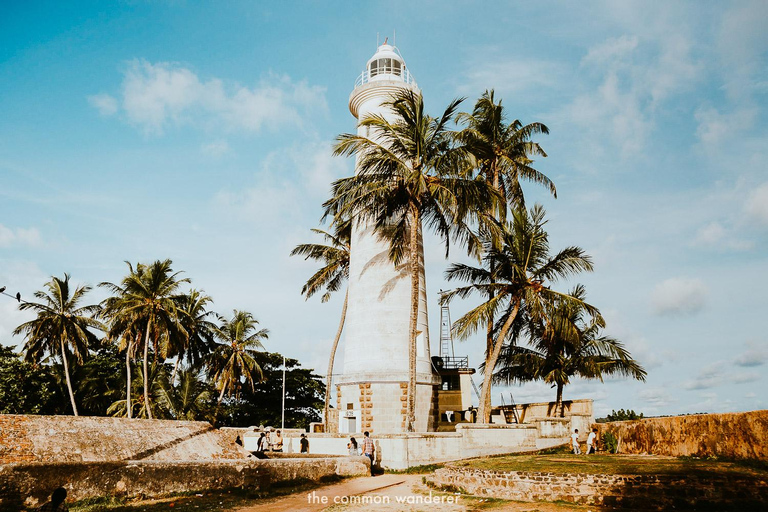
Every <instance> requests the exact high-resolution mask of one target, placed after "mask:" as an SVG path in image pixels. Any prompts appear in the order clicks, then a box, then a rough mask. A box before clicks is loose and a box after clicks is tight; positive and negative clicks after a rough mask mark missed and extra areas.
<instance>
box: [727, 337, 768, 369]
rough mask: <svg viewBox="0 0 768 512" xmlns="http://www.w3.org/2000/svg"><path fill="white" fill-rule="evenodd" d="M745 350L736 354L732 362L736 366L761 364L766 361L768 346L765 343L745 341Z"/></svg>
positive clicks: (767, 358)
mask: <svg viewBox="0 0 768 512" xmlns="http://www.w3.org/2000/svg"><path fill="white" fill-rule="evenodd" d="M746 346H747V350H745V351H744V352H742V353H741V354H739V355H738V356H736V358H735V359H734V361H733V363H734V364H735V365H736V366H743V367H750V366H762V365H764V364H765V363H767V362H768V346H766V344H765V343H760V344H758V343H754V342H748V343H746Z"/></svg>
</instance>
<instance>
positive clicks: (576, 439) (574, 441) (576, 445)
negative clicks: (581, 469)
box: [571, 429, 581, 455]
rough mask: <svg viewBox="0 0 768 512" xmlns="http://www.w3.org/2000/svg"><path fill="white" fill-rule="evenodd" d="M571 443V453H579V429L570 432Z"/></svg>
mask: <svg viewBox="0 0 768 512" xmlns="http://www.w3.org/2000/svg"><path fill="white" fill-rule="evenodd" d="M571 444H572V445H573V453H575V454H576V455H581V448H580V447H579V429H576V430H574V431H573V434H571Z"/></svg>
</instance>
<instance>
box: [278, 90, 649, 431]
mask: <svg viewBox="0 0 768 512" xmlns="http://www.w3.org/2000/svg"><path fill="white" fill-rule="evenodd" d="M461 102H462V100H454V101H452V102H451V103H450V104H449V106H448V107H447V108H446V109H445V110H444V112H443V113H442V114H441V115H440V116H438V117H432V116H430V115H428V114H426V113H425V111H424V102H423V97H422V96H421V94H419V93H416V92H413V91H411V90H404V91H402V92H400V93H398V94H397V95H395V96H394V97H393V98H392V99H391V100H390V101H389V102H387V103H386V107H387V108H390V109H391V111H392V112H393V113H394V117H393V120H391V121H390V120H388V119H386V118H385V117H383V116H380V115H370V116H367V117H365V118H364V119H362V120H361V121H360V124H359V126H363V127H366V130H365V133H367V134H369V136H363V135H357V134H342V135H339V136H338V138H337V143H336V145H335V148H334V154H335V155H343V156H351V155H355V156H356V157H357V164H356V166H357V173H356V175H355V176H353V177H348V178H343V179H340V180H337V181H336V182H334V184H333V188H332V193H331V198H330V199H328V200H327V201H326V202H325V203H324V205H323V206H324V208H325V214H324V216H323V220H330V221H331V226H332V233H328V232H326V231H320V230H314V231H315V232H317V233H319V234H321V235H322V236H323V237H324V238H325V239H326V240H325V242H326V243H325V244H303V245H299V246H297V247H296V248H295V249H294V251H293V252H292V253H291V254H292V255H302V256H304V257H305V258H310V259H316V260H319V261H321V262H322V263H323V266H322V267H321V269H320V270H319V271H318V272H316V273H315V274H314V275H313V276H311V277H310V279H309V280H308V281H307V283H306V285H305V286H304V288H303V289H302V294H304V295H305V296H306V297H307V298H309V297H311V296H312V295H313V294H315V293H316V292H317V291H319V290H321V289H323V287H325V290H326V292H325V294H324V295H323V301H326V300H327V299H328V295H329V293H331V292H334V291H337V290H340V289H341V288H342V282H344V280H345V279H346V278H347V277H348V274H349V252H350V235H351V229H352V225H353V224H354V223H357V224H359V225H365V226H372V227H373V229H374V230H375V232H376V233H377V234H378V235H379V236H380V237H382V238H383V239H385V240H387V241H388V243H389V256H390V259H391V261H392V264H394V265H400V264H407V265H408V268H409V270H410V272H409V275H410V280H411V281H410V282H411V314H410V325H409V327H410V329H409V341H410V344H409V383H408V398H407V418H406V424H407V428H408V430H410V431H412V430H413V424H414V421H415V405H416V404H415V387H416V364H415V363H416V335H417V332H416V319H417V314H418V297H419V271H420V268H419V267H420V266H421V265H423V261H424V260H423V244H422V236H423V230H424V229H429V230H431V231H433V232H434V233H436V234H437V235H438V236H439V237H440V238H441V239H442V241H443V244H444V246H445V250H446V257H447V256H448V255H449V249H450V247H451V244H454V245H458V246H459V247H462V248H464V249H465V250H466V251H467V254H468V255H470V256H472V257H474V258H476V259H477V260H478V261H479V263H480V266H478V267H473V266H470V265H461V264H454V265H451V266H450V267H449V268H448V270H447V272H446V277H447V279H448V280H456V281H464V282H465V283H466V284H465V285H464V286H460V287H458V288H457V289H455V290H453V291H452V292H449V293H447V294H446V295H445V296H444V298H443V300H445V301H451V300H453V299H454V298H455V297H460V298H464V297H467V296H469V295H472V294H479V295H480V297H482V299H483V301H484V302H483V303H482V304H481V305H479V306H477V307H475V308H473V309H472V310H470V311H469V312H467V313H466V314H465V315H464V316H462V317H461V318H460V319H459V320H458V321H457V322H456V323H455V325H454V329H455V333H456V334H457V336H458V337H459V338H460V339H466V338H467V337H469V336H471V335H473V334H474V333H475V332H477V331H478V330H480V329H484V330H485V335H486V350H485V360H484V363H483V365H482V368H483V385H482V392H481V398H480V408H479V418H480V420H481V421H483V422H488V421H489V418H490V406H491V385H492V383H493V382H494V381H495V382H513V381H525V380H531V379H542V380H545V381H546V382H550V383H553V384H554V385H556V386H557V387H558V395H557V399H558V402H560V401H561V400H562V386H564V385H565V384H567V383H568V378H567V376H573V375H580V376H582V377H586V378H601V377H602V375H604V374H605V375H608V374H620V375H628V376H631V377H634V378H638V379H641V380H642V379H644V377H645V371H644V370H643V368H642V367H641V366H640V365H639V364H637V363H636V362H635V361H633V360H632V359H631V357H630V356H629V354H628V353H627V352H626V350H624V348H623V346H622V345H621V343H620V342H618V341H617V340H614V339H612V338H605V337H600V336H597V334H598V332H599V330H600V329H602V328H603V327H604V326H605V322H604V320H603V318H602V316H601V315H600V313H599V311H598V310H597V308H595V307H593V306H591V305H590V304H588V303H587V302H586V301H585V296H584V293H583V287H577V288H576V289H575V290H574V291H573V292H570V293H565V292H558V291H555V290H553V289H552V284H553V283H556V282H557V281H559V280H562V279H565V278H569V277H572V276H574V275H576V274H578V273H580V272H585V271H592V268H593V267H592V262H591V258H590V257H589V256H588V255H587V254H585V252H584V251H583V250H582V249H581V248H579V247H567V248H565V249H563V250H561V251H559V252H558V253H557V254H554V255H551V254H550V251H549V243H548V238H547V233H546V231H545V230H544V225H545V223H546V221H545V212H544V209H543V208H542V207H541V206H539V205H536V206H534V207H532V208H531V209H530V210H529V209H527V208H526V205H525V198H524V195H523V189H522V186H521V181H528V182H532V183H536V184H539V185H542V186H544V187H545V188H546V189H547V190H548V191H549V192H550V193H551V194H552V195H553V196H555V197H556V188H555V185H554V183H553V182H552V181H551V180H550V179H549V178H548V177H547V176H545V175H544V174H543V173H541V172H539V171H538V170H536V169H535V168H534V167H533V164H534V157H537V156H541V157H545V156H546V153H545V152H544V150H543V149H542V148H541V146H540V145H539V144H538V143H537V142H535V141H533V140H532V138H533V137H534V136H536V135H539V134H546V133H548V132H549V130H548V129H547V127H546V126H545V125H543V124H541V123H531V124H527V125H523V124H522V123H521V122H520V121H517V120H515V121H512V122H507V119H506V112H505V110H504V108H503V106H502V103H501V101H500V100H499V101H497V100H496V98H495V96H494V92H493V91H486V92H485V93H484V94H483V95H482V96H481V98H480V99H478V100H477V102H476V103H475V105H474V108H473V110H472V112H471V113H461V112H458V108H459V106H460V104H461ZM454 123H455V124H456V125H457V127H456V128H455V129H454ZM346 304H347V302H346V299H345V301H344V307H343V311H342V317H341V322H340V325H339V329H338V332H337V335H336V337H335V339H334V342H333V347H332V350H331V356H330V359H329V368H328V375H327V379H326V405H325V415H324V418H325V421H326V422H327V421H328V408H329V405H328V402H329V393H330V388H331V375H332V370H333V361H334V357H335V351H336V347H337V345H338V341H339V337H340V335H341V331H342V329H343V323H344V317H345V314H346ZM575 312H578V314H576V313H575ZM524 339H527V340H528V341H529V342H530V343H531V344H532V346H533V347H534V349H531V352H528V353H526V356H527V359H525V358H523V357H522V355H521V353H520V352H519V351H518V349H521V348H522V347H521V345H520V342H522V341H523V340H524ZM533 352H536V353H537V354H539V355H540V356H542V358H543V360H545V361H546V364H545V363H543V362H540V363H534V362H533V361H534V354H533ZM576 352H578V353H579V354H581V355H580V356H579V357H581V361H582V362H581V363H578V364H576V365H575V366H574V365H571V366H568V368H564V365H562V364H560V365H557V364H553V363H552V360H559V361H563V360H565V359H568V358H569V357H570V356H571V355H572V354H575V353H576ZM585 358H586V359H585ZM552 368H554V369H552ZM574 368H576V370H574ZM585 368H586V369H585ZM574 371H575V373H574ZM566 374H567V376H565V375H566ZM564 376H565V377H564Z"/></svg>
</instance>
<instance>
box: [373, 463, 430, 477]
mask: <svg viewBox="0 0 768 512" xmlns="http://www.w3.org/2000/svg"><path fill="white" fill-rule="evenodd" d="M443 466H445V464H425V465H423V466H412V467H410V468H406V469H386V470H384V472H385V473H392V474H393V475H423V474H425V473H434V472H435V470H438V469H440V468H442V467H443Z"/></svg>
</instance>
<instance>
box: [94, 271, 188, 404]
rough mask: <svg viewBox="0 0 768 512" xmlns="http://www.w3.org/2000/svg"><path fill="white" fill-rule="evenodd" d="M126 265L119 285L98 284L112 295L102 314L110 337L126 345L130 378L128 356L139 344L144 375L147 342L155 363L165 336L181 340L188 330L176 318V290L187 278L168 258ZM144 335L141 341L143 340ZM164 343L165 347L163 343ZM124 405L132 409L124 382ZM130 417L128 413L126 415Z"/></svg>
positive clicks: (146, 385) (146, 390)
mask: <svg viewBox="0 0 768 512" xmlns="http://www.w3.org/2000/svg"><path fill="white" fill-rule="evenodd" d="M126 263H127V264H128V270H129V273H128V275H127V276H125V277H124V278H123V280H122V281H121V284H120V285H115V284H112V283H101V284H99V286H104V287H106V288H108V289H109V290H110V291H112V293H113V294H114V295H113V296H112V297H109V298H107V299H105V300H104V302H103V308H104V310H103V314H104V315H105V316H106V317H107V318H109V319H110V321H111V325H110V329H109V336H110V338H112V339H118V338H120V339H122V344H121V345H122V346H125V347H126V351H127V352H126V365H127V366H128V371H127V373H128V376H129V377H128V378H130V375H131V371H130V357H132V356H131V353H132V351H134V350H137V349H138V347H139V345H141V347H142V348H143V352H144V356H143V372H142V374H143V375H149V374H150V372H149V344H150V341H151V342H152V344H153V349H154V354H155V364H157V358H158V356H162V358H163V360H165V356H166V355H167V354H166V353H161V352H162V351H163V349H165V348H167V344H163V343H162V341H163V339H164V338H175V339H184V338H186V337H187V336H188V335H187V332H186V330H185V329H184V326H183V325H182V323H181V321H180V319H179V316H180V315H179V311H178V310H179V306H180V304H181V300H182V295H180V294H179V293H178V291H179V287H180V285H181V284H182V283H188V282H189V279H187V278H179V274H180V273H181V272H174V271H173V269H172V268H171V265H172V264H173V262H171V260H164V261H160V260H157V261H155V262H153V263H151V264H149V265H146V264H143V263H137V264H136V267H135V268H134V267H133V265H131V263H129V262H126ZM142 338H143V340H142ZM164 345H165V346H164ZM142 380H143V381H144V406H145V413H146V417H147V418H152V410H151V408H150V396H149V382H148V380H147V379H142ZM126 395H127V396H126V408H127V410H128V411H131V410H132V407H131V404H130V401H131V386H130V382H129V383H128V385H127V393H126ZM129 417H130V416H129Z"/></svg>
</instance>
